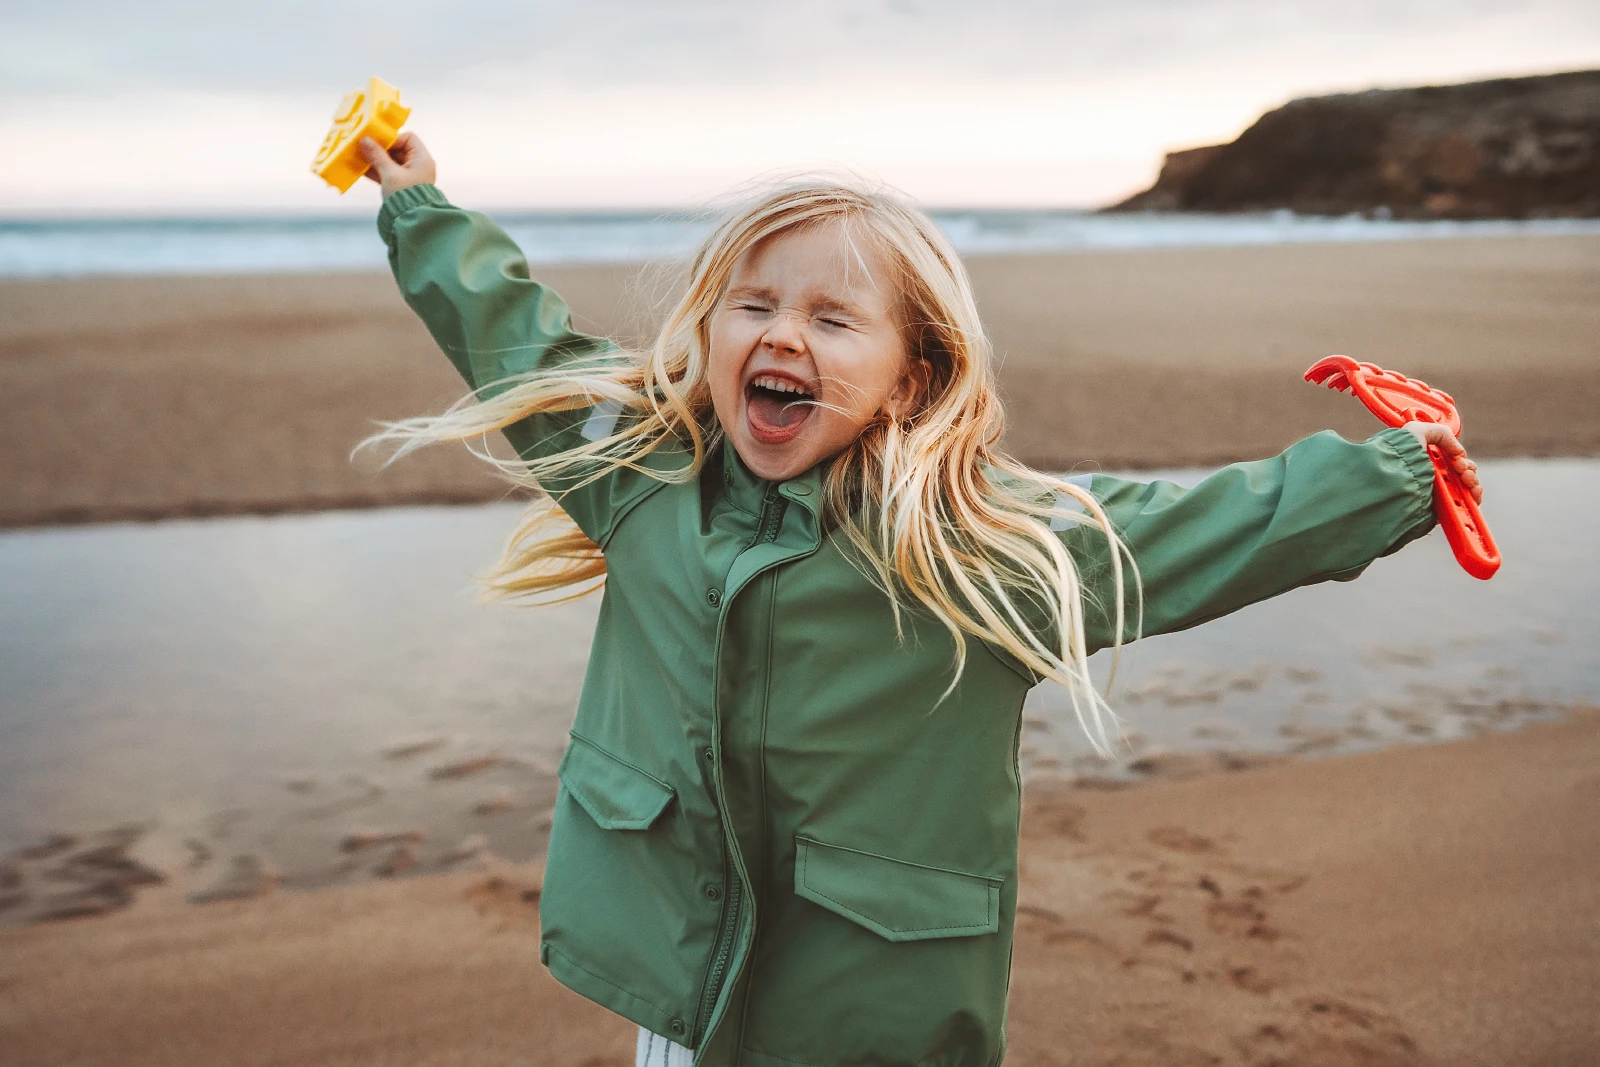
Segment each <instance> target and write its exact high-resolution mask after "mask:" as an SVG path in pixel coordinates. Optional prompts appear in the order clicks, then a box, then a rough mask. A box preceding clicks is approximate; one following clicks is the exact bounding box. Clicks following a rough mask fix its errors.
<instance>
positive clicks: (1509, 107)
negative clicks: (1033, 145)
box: [1107, 70, 1600, 218]
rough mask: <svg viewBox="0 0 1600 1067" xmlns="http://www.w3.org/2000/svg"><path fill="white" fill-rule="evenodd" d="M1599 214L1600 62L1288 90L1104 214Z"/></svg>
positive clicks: (1177, 156) (1174, 156)
mask: <svg viewBox="0 0 1600 1067" xmlns="http://www.w3.org/2000/svg"><path fill="white" fill-rule="evenodd" d="M1277 208H1288V209H1290V210H1292V211H1298V212H1303V213H1306V214H1313V215H1343V214H1347V213H1349V212H1366V213H1375V214H1378V215H1391V216H1393V217H1395V218H1542V217H1557V216H1560V217H1597V216H1600V70H1589V71H1576V72H1573V73H1570V74H1550V75H1545V76H1542V77H1536V78H1499V79H1496V80H1494V81H1482V82H1472V83H1469V84H1466V85H1446V86H1429V87H1426V88H1419V89H1374V90H1370V91H1368V92H1361V93H1341V94H1339V95H1337V96H1318V97H1308V98H1305V99H1301V100H1292V101H1290V102H1289V103H1287V104H1285V105H1283V106H1282V107H1280V108H1277V109H1276V110H1273V111H1269V112H1267V113H1266V114H1265V115H1262V116H1261V118H1259V119H1257V120H1256V122H1255V125H1253V126H1251V127H1250V128H1249V129H1247V130H1245V131H1244V133H1242V134H1240V135H1239V137H1238V139H1237V140H1235V141H1233V142H1231V143H1229V144H1224V145H1209V146H1206V147H1203V148H1191V149H1187V150H1185V151H1181V152H1173V153H1170V154H1169V155H1168V156H1167V158H1166V163H1165V164H1164V165H1163V166H1162V168H1161V176H1160V177H1159V178H1158V179H1157V181H1156V183H1155V185H1153V186H1151V187H1150V188H1149V189H1146V190H1145V191H1144V192H1142V193H1138V194H1136V195H1135V196H1132V197H1130V198H1129V199H1127V200H1125V201H1123V202H1122V203H1120V204H1117V205H1114V206H1113V207H1111V208H1109V209H1107V210H1111V211H1141V210H1142V211H1224V212H1226V211H1270V210H1274V209H1277Z"/></svg>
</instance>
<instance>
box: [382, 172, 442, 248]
mask: <svg viewBox="0 0 1600 1067" xmlns="http://www.w3.org/2000/svg"><path fill="white" fill-rule="evenodd" d="M449 203H450V201H449V200H447V199H446V198H445V195H444V193H442V192H440V191H439V187H438V186H437V185H408V186H407V187H406V188H404V189H401V190H400V191H399V192H396V193H390V194H389V195H388V196H386V197H384V198H383V206H382V207H380V208H378V236H379V237H382V238H383V243H384V244H386V245H392V244H393V243H394V223H395V220H396V219H398V218H399V217H400V216H401V215H404V214H405V213H406V212H407V211H410V210H411V209H412V208H414V207H429V206H432V207H447V206H449Z"/></svg>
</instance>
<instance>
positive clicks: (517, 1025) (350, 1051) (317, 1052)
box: [0, 711, 1600, 1067]
mask: <svg viewBox="0 0 1600 1067" xmlns="http://www.w3.org/2000/svg"><path fill="white" fill-rule="evenodd" d="M1597 767H1600V712H1595V711H1588V712H1580V713H1578V714H1577V715H1576V716H1575V717H1574V718H1573V720H1572V721H1570V722H1565V723H1559V724H1548V725H1541V726H1534V727H1530V728H1528V729H1525V730H1522V731H1519V732H1516V733H1510V734H1497V735H1493V736H1489V737H1483V738H1477V739H1473V740H1468V741H1458V742H1452V743H1448V744H1440V745H1429V746H1421V747H1411V746H1403V747H1399V748H1391V749H1387V750H1385V751H1382V752H1376V753H1368V754H1362V755H1355V756H1349V757H1342V758H1338V759H1329V760H1311V761H1291V762H1284V763H1277V764H1274V765H1271V766H1265V767H1258V768H1254V769H1250V770H1243V771H1239V772H1237V773H1232V774H1221V775H1210V776H1206V777H1202V778H1198V779H1194V780H1189V781H1175V782H1163V783H1157V784H1152V785H1145V786H1138V787H1132V788H1125V789H1112V790H1108V789H1097V788H1081V787H1077V788H1075V787H1073V786H1071V785H1068V784H1065V783H1060V784H1054V785H1049V786H1045V785H1035V786H1034V787H1032V788H1031V790H1030V793H1029V797H1028V803H1027V811H1026V814H1025V820H1024V842H1023V857H1024V859H1023V874H1022V892H1021V916H1020V921H1019V924H1018V939H1017V952H1016V959H1015V970H1014V976H1013V981H1012V1016H1011V1025H1010V1042H1011V1053H1010V1055H1009V1056H1008V1058H1007V1061H1006V1062H1007V1063H1008V1064H1010V1065H1017V1067H1046V1065H1049V1067H1056V1065H1065V1064H1085V1065H1087V1064H1107V1065H1109V1064H1120V1065H1129V1067H1133V1065H1146V1064H1148V1065H1151V1067H1155V1065H1162V1067H1174V1065H1188V1064H1234V1063H1238V1064H1267V1063H1283V1064H1317V1065H1319V1067H1341V1065H1347V1064H1348V1065H1358V1064H1359V1065H1364V1067H1387V1065H1395V1067H1400V1065H1405V1067H1412V1065H1441V1067H1442V1065H1449V1067H1525V1065H1530V1064H1538V1065H1540V1067H1564V1065H1569V1064H1570V1065H1573V1067H1578V1065H1584V1067H1588V1065H1592V1064H1594V1063H1595V1062H1596V1060H1597V1058H1600V1021H1597V1019H1596V1016H1595V1013H1594V1010H1593V1008H1594V990H1595V989H1596V988H1600V921H1597V920H1600V772H1597V770H1596V768H1597ZM1485 783H1492V785H1490V786H1488V787H1486V786H1485ZM482 863H483V866H482V869H480V870H477V871H474V872H471V873H460V874H450V875H437V876H429V877H423V878H415V879H410V880H406V881H400V882H392V881H391V882H382V883H373V884H367V885H360V886H354V887H347V888H340V889H333V890H326V891H323V892H319V893H304V894H284V893H274V892H271V891H268V892H266V894H265V895H264V896H261V897H258V898H255V899H248V900H238V901H225V902H220V903H214V904H209V905H206V906H203V907H188V906H184V905H183V904H181V903H179V902H178V901H177V900H175V899H173V897H172V896H171V895H170V894H168V895H166V896H163V894H162V893H161V892H159V891H158V892H154V893H152V894H149V895H148V896H146V897H142V898H141V899H140V901H139V902H138V904H137V905H136V906H135V907H134V908H132V909H130V910H128V911H125V912H123V913H121V914H118V915H115V916H112V917H110V918H105V919H97V920H90V921H84V920H79V921H75V922H68V923H54V924H48V925H45V926H31V927H22V928H11V929H5V930H0V1058H3V1059H4V1060H5V1061H6V1062H16V1063H46V1062H51V1063H56V1062H60V1063H68V1062H70V1063H83V1064H101V1063H104V1064H112V1063H115V1064H119V1065H126V1067H137V1065H141V1064H150V1065H156V1064H160V1065H163V1067H184V1065H187V1064H211V1063H230V1064H238V1065H248V1064H269V1063H294V1064H297V1065H301V1067H317V1065H324V1064H328V1065H332V1064H356V1063H360V1064H365V1065H374V1067H376V1065H382V1064H407V1065H423V1064H447V1063H449V1064H454V1063H472V1064H476V1065H485V1067H487V1065H493V1064H513V1063H517V1064H522V1063H540V1064H571V1065H575V1067H576V1065H586V1067H602V1065H613V1064H614V1065H618V1067H624V1065H626V1064H628V1063H631V1062H632V1040H633V1032H632V1030H631V1028H630V1027H629V1026H628V1025H627V1024H625V1023H622V1022H620V1021H618V1020H616V1019H614V1018H612V1017H609V1016H607V1015H606V1013H604V1012H603V1011H601V1010H600V1009H598V1008H595V1007H594V1006H592V1005H589V1004H587V1003H586V1002H584V1001H582V1000H580V999H579V998H578V997H576V996H575V995H573V994H570V993H568V992H566V991H564V990H562V989H561V988H560V987H558V986H557V985H556V984H555V983H554V982H553V980H551V979H550V978H549V977H548V975H546V974H545V972H544V971H543V969H542V968H541V967H540V966H539V962H538V953H537V921H538V915H537V906H538V887H539V871H538V869H537V868H536V867H530V866H522V867H510V866H504V865H498V864H496V863H494V861H492V860H485V861H482Z"/></svg>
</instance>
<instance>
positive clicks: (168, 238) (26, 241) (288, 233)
mask: <svg viewBox="0 0 1600 1067" xmlns="http://www.w3.org/2000/svg"><path fill="white" fill-rule="evenodd" d="M493 214H494V217H495V218H496V219H497V221H499V222H500V223H501V224H502V225H503V226H505V227H506V229H507V230H508V231H509V232H510V233H511V235H512V237H514V238H515V239H516V241H517V243H518V244H519V245H521V246H522V249H523V251H524V252H525V253H526V254H527V257H528V260H529V261H530V262H531V263H612V262H632V261H637V260H645V259H669V258H673V257H677V256H683V255H686V254H687V253H688V252H689V251H690V250H692V249H693V248H694V246H695V245H696V243H697V242H698V241H699V240H700V239H701V237H703V236H704V234H705V232H706V230H707V228H708V226H709V222H708V220H707V218H706V217H705V216H703V215H699V216H697V215H691V214H687V213H682V212H678V213H673V212H665V213H662V212H654V213H652V212H633V213H620V212H619V213H556V212H542V213H528V212H520V213H519V212H504V213H493ZM933 214H934V218H935V219H936V220H937V221H938V223H939V225H940V226H942V227H943V228H944V230H945V232H946V233H947V234H948V235H949V236H950V240H951V242H952V243H953V244H954V245H955V246H956V248H957V250H959V251H960V252H961V253H963V254H967V255H984V254H1000V253H1037V252H1079V251H1085V252H1086V251H1098V250H1106V249H1138V248H1178V247H1228V246H1249V245H1275V244H1306V243H1330V242H1332V243H1343V242H1350V241H1390V240H1416V239H1448V238H1456V237H1498V236H1531V235H1546V234H1600V219H1539V220H1531V221H1509V220H1491V221H1472V222H1452V221H1430V222H1415V221H1394V220H1384V219H1370V218H1365V217H1363V216H1359V215H1351V216H1345V217H1339V218H1327V217H1319V216H1305V215H1296V214H1294V213H1292V212H1288V211H1280V212H1273V213H1269V214H1259V215H1187V214H1184V215H1179V214H1154V213H1152V214H1128V215H1102V214H1097V213H1094V212H1090V211H1072V210H1031V211H1029V210H945V211H935V212H934V213H933ZM383 266H384V254H383V245H382V243H381V242H380V241H379V240H378V235H377V232H376V229H375V227H374V226H373V221H372V219H371V218H370V217H368V216H333V217H329V216H323V217H298V218H296V217H238V218H221V217H218V218H140V219H101V218H96V219H0V277H12V278H16V277H23V278H37V277H62V276H73V275H93V274H215V273H248V272H282V271H328V270H333V271H341V270H355V271H359V270H380V269H382V268H383Z"/></svg>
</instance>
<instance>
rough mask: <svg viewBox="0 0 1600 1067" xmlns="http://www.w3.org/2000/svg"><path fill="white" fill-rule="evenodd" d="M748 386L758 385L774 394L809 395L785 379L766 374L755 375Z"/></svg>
mask: <svg viewBox="0 0 1600 1067" xmlns="http://www.w3.org/2000/svg"><path fill="white" fill-rule="evenodd" d="M750 384H751V385H759V386H761V388H763V389H771V390H772V391H773V392H775V393H797V394H799V395H800V396H810V395H811V394H810V393H809V392H807V391H806V390H804V389H802V388H800V387H799V386H798V385H796V384H794V383H793V382H791V381H789V380H788V379H786V378H775V377H772V376H771V375H768V374H758V375H756V377H755V378H753V379H752V380H751V382H750Z"/></svg>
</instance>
